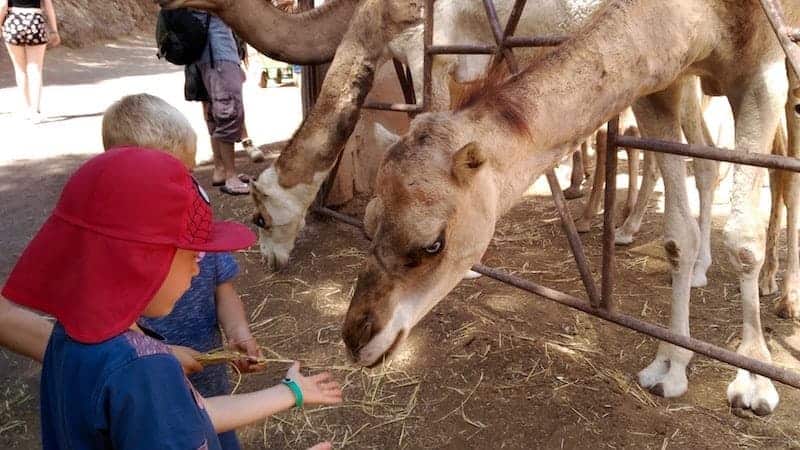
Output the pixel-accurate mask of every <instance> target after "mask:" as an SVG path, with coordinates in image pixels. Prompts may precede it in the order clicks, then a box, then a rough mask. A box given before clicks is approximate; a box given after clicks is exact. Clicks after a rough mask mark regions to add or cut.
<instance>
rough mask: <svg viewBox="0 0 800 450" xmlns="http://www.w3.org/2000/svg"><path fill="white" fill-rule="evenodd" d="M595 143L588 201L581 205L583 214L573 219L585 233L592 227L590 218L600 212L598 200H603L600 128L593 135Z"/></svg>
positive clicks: (603, 156)
mask: <svg viewBox="0 0 800 450" xmlns="http://www.w3.org/2000/svg"><path fill="white" fill-rule="evenodd" d="M595 136H596V137H597V145H596V146H595V149H596V150H595V155H596V158H597V163H596V164H595V166H594V177H593V178H594V179H593V180H592V192H591V194H590V195H589V201H588V202H586V205H585V206H584V207H583V214H581V216H580V217H579V218H578V220H576V221H575V228H577V229H578V232H579V233H586V232H588V231H589V230H590V229H591V228H592V219H594V217H595V216H596V215H597V214H598V213H599V212H600V202H601V201H602V200H603V187H604V186H605V184H606V136H607V135H606V132H605V131H603V130H600V131H598V132H597V134H596V135H595Z"/></svg>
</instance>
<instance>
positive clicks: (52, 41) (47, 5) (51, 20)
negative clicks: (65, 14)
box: [42, 0, 61, 47]
mask: <svg viewBox="0 0 800 450" xmlns="http://www.w3.org/2000/svg"><path fill="white" fill-rule="evenodd" d="M42 10H44V15H45V17H46V18H47V25H48V30H47V31H48V37H47V40H48V42H47V43H48V45H50V46H51V47H58V45H59V44H61V36H60V35H59V34H58V21H57V20H56V10H55V8H53V0H42Z"/></svg>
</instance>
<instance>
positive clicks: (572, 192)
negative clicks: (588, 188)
mask: <svg viewBox="0 0 800 450" xmlns="http://www.w3.org/2000/svg"><path fill="white" fill-rule="evenodd" d="M584 195H586V192H584V191H583V189H581V188H580V187H574V186H570V187H568V188H567V189H566V190H564V198H566V199H567V200H574V199H576V198H581V197H583V196H584Z"/></svg>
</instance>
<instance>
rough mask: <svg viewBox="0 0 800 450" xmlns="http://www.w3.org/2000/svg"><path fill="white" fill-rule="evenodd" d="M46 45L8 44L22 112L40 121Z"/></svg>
mask: <svg viewBox="0 0 800 450" xmlns="http://www.w3.org/2000/svg"><path fill="white" fill-rule="evenodd" d="M46 47H47V46H46V45H30V46H22V45H11V44H6V48H7V49H8V54H9V55H11V63H12V64H13V66H14V77H15V78H16V81H17V89H18V90H19V93H20V99H21V107H20V110H21V111H22V112H23V114H25V116H26V117H30V118H32V119H34V120H36V121H38V120H39V110H40V104H41V98H42V70H43V68H44V52H45V49H46Z"/></svg>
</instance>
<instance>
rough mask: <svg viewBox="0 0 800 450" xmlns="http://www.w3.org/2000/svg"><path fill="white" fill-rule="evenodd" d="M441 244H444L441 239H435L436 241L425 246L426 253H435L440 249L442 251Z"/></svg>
mask: <svg viewBox="0 0 800 450" xmlns="http://www.w3.org/2000/svg"><path fill="white" fill-rule="evenodd" d="M443 246H444V244H443V243H442V240H441V239H437V240H436V242H434V243H433V244H431V245H429V246H427V247H425V252H426V253H428V254H429V255H435V254H437V253H439V252H440V251H442V247H443Z"/></svg>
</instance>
